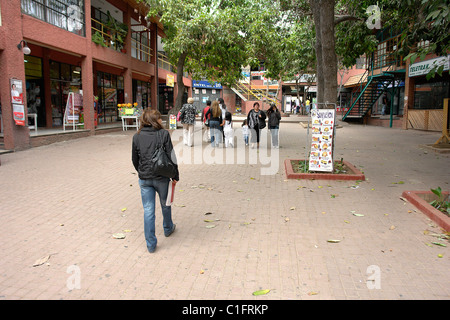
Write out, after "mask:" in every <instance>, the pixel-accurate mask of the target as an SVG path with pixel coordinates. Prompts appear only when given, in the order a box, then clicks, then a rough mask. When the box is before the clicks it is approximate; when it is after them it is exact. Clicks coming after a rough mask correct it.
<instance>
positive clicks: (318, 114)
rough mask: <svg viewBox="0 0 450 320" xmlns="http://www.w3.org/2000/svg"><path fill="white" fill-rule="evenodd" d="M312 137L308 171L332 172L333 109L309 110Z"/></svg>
mask: <svg viewBox="0 0 450 320" xmlns="http://www.w3.org/2000/svg"><path fill="white" fill-rule="evenodd" d="M311 123H312V134H311V136H312V138H311V153H310V156H309V171H325V172H333V134H334V124H335V110H334V109H314V110H312V111H311Z"/></svg>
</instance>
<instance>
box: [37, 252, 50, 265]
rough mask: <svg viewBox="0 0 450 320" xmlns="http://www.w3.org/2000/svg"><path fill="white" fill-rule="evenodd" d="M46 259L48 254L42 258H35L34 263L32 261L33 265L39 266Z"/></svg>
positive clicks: (48, 256) (48, 257)
mask: <svg viewBox="0 0 450 320" xmlns="http://www.w3.org/2000/svg"><path fill="white" fill-rule="evenodd" d="M48 259H50V255H47V256H44V257H42V258H39V259H37V260H36V261H35V262H34V263H33V267H37V266H40V265H42V264H44V263H46V262H47V261H48Z"/></svg>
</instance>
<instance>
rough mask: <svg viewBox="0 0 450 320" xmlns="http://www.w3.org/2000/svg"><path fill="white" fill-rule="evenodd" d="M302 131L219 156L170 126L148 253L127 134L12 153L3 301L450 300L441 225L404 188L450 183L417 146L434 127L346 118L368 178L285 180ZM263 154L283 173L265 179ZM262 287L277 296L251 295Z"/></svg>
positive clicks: (439, 161) (338, 149)
mask: <svg viewBox="0 0 450 320" xmlns="http://www.w3.org/2000/svg"><path fill="white" fill-rule="evenodd" d="M235 128H236V129H237V131H238V129H239V128H240V124H239V125H235ZM197 129H198V128H197ZM306 132H307V131H306V129H304V128H303V127H302V126H300V125H299V124H298V123H288V122H284V123H282V124H281V130H280V140H281V143H280V144H281V148H280V149H278V150H273V151H270V150H269V151H268V150H267V148H266V147H265V146H262V147H261V149H260V150H259V153H256V150H250V151H251V152H255V153H253V158H252V157H251V155H249V154H246V155H247V158H246V159H245V161H241V160H239V161H238V160H237V159H238V157H241V156H242V153H246V152H247V151H245V147H242V145H238V146H237V147H236V148H235V149H230V150H231V155H230V154H228V156H229V158H226V155H225V156H224V159H225V160H223V161H222V162H223V163H222V164H221V163H220V162H221V161H219V159H220V158H215V160H214V159H213V158H211V155H214V153H212V151H211V149H209V148H208V147H207V144H202V146H201V145H200V143H197V144H196V146H195V147H194V148H192V149H191V148H187V147H183V146H181V145H180V144H179V143H178V141H180V134H179V133H180V131H178V132H177V133H175V134H174V135H173V139H174V143H175V145H176V149H177V153H178V157H179V160H180V172H181V173H180V176H181V180H180V182H179V184H178V185H177V190H176V201H175V204H174V205H173V218H174V221H175V223H176V224H177V230H176V232H175V233H174V234H173V235H172V236H171V237H169V238H165V237H164V236H163V231H162V218H161V215H160V209H159V206H157V210H158V211H157V221H156V223H157V236H158V240H159V241H158V248H157V251H156V252H155V253H154V254H149V253H148V252H147V250H146V246H145V240H144V234H143V217H142V216H143V212H142V211H143V210H142V205H141V201H140V193H139V186H138V181H137V175H136V174H135V171H134V168H133V166H132V164H131V138H132V135H133V133H134V132H133V131H128V132H115V133H110V134H105V135H98V136H91V137H87V138H82V139H77V140H71V141H66V142H60V143H55V144H52V145H48V146H43V147H37V148H33V149H29V150H26V151H21V152H16V153H9V154H3V155H2V166H1V167H0V190H1V193H0V194H1V196H0V235H1V236H0V237H1V239H0V243H1V244H0V249H1V250H0V252H1V260H0V299H54V300H56V299H187V300H190V299H245V300H251V299H255V300H265V299H282V300H285V299H300V300H308V299H311V300H319V299H396V300H397V299H449V294H450V275H449V273H448V270H449V267H450V253H449V252H448V248H447V247H441V246H437V245H433V244H431V243H432V242H435V241H440V240H438V239H437V238H436V237H435V236H433V234H434V233H440V232H441V230H440V229H439V228H437V227H436V226H435V224H434V223H432V222H431V221H430V220H429V219H428V218H427V217H426V216H425V215H423V214H422V213H421V212H418V211H417V210H415V208H414V207H413V206H412V205H411V204H410V203H406V202H404V201H402V200H401V199H400V197H401V193H402V192H403V191H404V190H429V189H430V188H435V187H437V186H441V187H442V188H443V189H445V190H448V189H449V188H450V187H449V185H448V182H449V181H450V171H449V170H448V164H449V156H448V155H442V154H436V153H434V152H432V151H430V150H427V149H424V148H421V147H420V145H421V144H430V143H433V142H434V141H436V140H437V138H438V137H439V134H437V133H431V132H422V131H413V130H408V131H402V130H398V129H389V128H379V127H368V126H360V125H348V124H344V125H343V127H342V128H339V129H337V133H336V142H335V155H336V157H337V158H340V157H343V158H344V159H345V160H346V161H349V162H350V163H352V164H353V165H355V166H356V167H358V168H359V169H360V170H362V171H364V174H365V176H366V179H367V181H364V182H361V183H355V182H354V181H320V180H288V179H286V176H285V173H284V164H283V162H284V159H286V158H293V159H294V158H299V157H303V155H304V154H305V145H306V140H307V138H306ZM199 133H200V131H197V133H196V134H197V135H198V134H199ZM238 134H239V133H238ZM240 140H241V137H240V136H239V137H238V140H237V142H238V144H240ZM230 150H226V151H230ZM221 151H223V149H217V150H216V152H217V153H220V152H221ZM271 152H273V153H271ZM277 152H279V153H277ZM271 154H272V155H273V157H269V156H267V155H271ZM199 155H200V156H199ZM227 159H228V160H230V159H231V161H226V160H227ZM255 159H256V160H257V161H254V160H255ZM267 159H270V160H269V162H270V161H272V164H273V163H276V164H277V166H278V167H277V168H278V172H276V173H275V174H269V175H262V174H261V168H262V167H266V168H267V167H268V166H269V165H268V162H267ZM261 161H263V162H264V163H263V164H261ZM276 161H278V162H276ZM205 162H207V163H208V164H206V163H205ZM214 162H215V163H214ZM275 171H276V170H275ZM332 195H334V196H333V197H332ZM125 208H126V210H125ZM207 212H211V214H210V215H205V213H207ZM353 213H358V214H363V215H364V216H354V215H353ZM205 219H209V220H214V221H213V222H205V221H204V220H205ZM211 225H215V227H212V228H211V227H210V228H208V226H211ZM124 230H125V231H124ZM126 231H129V232H126ZM118 232H122V233H124V234H125V235H126V238H125V239H114V238H113V237H112V235H113V234H114V233H118ZM329 239H336V240H340V242H339V243H329V242H327V240H329ZM441 242H443V243H446V244H448V242H446V241H445V240H442V241H441ZM47 255H50V258H49V259H48V261H47V262H46V263H44V264H42V265H39V266H35V267H33V264H34V263H35V261H36V260H37V259H39V258H41V257H44V256H47ZM438 255H442V257H441V258H440V257H438ZM260 289H271V291H270V292H269V293H268V294H266V295H263V296H258V297H255V296H253V295H252V292H254V291H256V290H260Z"/></svg>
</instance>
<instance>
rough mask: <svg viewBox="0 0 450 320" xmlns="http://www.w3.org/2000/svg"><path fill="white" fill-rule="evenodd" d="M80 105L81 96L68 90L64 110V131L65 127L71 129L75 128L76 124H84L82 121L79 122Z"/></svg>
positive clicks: (81, 103) (81, 104)
mask: <svg viewBox="0 0 450 320" xmlns="http://www.w3.org/2000/svg"><path fill="white" fill-rule="evenodd" d="M82 106H83V96H82V95H81V94H80V93H73V92H69V96H68V97H67V103H66V111H65V112H64V121H63V129H64V131H66V127H72V130H76V129H77V128H78V126H84V123H80V109H81V107H82Z"/></svg>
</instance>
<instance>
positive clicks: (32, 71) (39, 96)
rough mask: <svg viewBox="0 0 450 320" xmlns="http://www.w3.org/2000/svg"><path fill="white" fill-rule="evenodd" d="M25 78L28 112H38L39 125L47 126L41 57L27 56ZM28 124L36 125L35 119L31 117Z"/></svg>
mask: <svg viewBox="0 0 450 320" xmlns="http://www.w3.org/2000/svg"><path fill="white" fill-rule="evenodd" d="M25 78H26V91H27V108H28V110H27V112H28V114H37V125H38V127H45V126H46V121H45V99H44V98H45V94H44V92H45V90H44V88H45V85H44V77H43V72H42V59H41V58H38V57H33V56H27V57H26V58H25ZM28 124H30V125H33V126H34V125H35V123H34V119H31V118H29V119H28Z"/></svg>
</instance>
